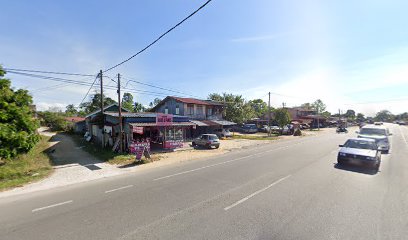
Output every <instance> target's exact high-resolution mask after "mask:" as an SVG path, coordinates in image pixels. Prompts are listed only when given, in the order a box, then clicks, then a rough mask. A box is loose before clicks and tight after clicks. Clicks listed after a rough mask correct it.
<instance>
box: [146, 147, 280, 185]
mask: <svg viewBox="0 0 408 240" xmlns="http://www.w3.org/2000/svg"><path fill="white" fill-rule="evenodd" d="M285 148H287V147H279V148H275V149H271V150H268V151H264V152H259V153H254V154H251V155H248V156H245V157H240V158H236V159H232V160H228V161H225V162H220V163H215V164H211V165H208V166H204V167H199V168H195V169H191V170H188V171H183V172H179V173H175V174H171V175H167V176H164V177H159V178H155V179H153V181H157V180H162V179H166V178H171V177H175V176H179V175H182V174H186V173H191V172H195V171H199V170H202V169H206V168H210V167H215V166H218V165H223V164H226V163H230V162H235V161H239V160H242V159H245V158H249V157H253V156H257V155H261V154H263V153H267V152H272V151H276V150H280V149H285Z"/></svg>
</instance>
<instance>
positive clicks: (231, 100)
mask: <svg viewBox="0 0 408 240" xmlns="http://www.w3.org/2000/svg"><path fill="white" fill-rule="evenodd" d="M208 99H210V100H213V101H218V102H224V103H225V106H224V109H225V112H224V113H225V119H226V120H228V121H232V122H235V123H238V124H242V123H244V122H246V121H248V120H250V119H251V118H254V117H255V112H254V110H253V109H252V107H251V105H250V104H249V103H247V102H246V101H245V99H244V98H243V97H242V96H241V95H233V94H227V93H223V94H222V95H221V94H218V93H212V94H210V95H208Z"/></svg>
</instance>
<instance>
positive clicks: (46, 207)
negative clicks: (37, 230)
mask: <svg viewBox="0 0 408 240" xmlns="http://www.w3.org/2000/svg"><path fill="white" fill-rule="evenodd" d="M72 202H73V201H72V200H69V201H66V202H61V203H56V204H52V205H49V206H45V207H40V208H36V209H33V210H31V212H38V211H41V210H45V209H48V208H53V207H58V206H61V205H64V204H68V203H72Z"/></svg>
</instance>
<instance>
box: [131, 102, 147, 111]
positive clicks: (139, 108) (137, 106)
mask: <svg viewBox="0 0 408 240" xmlns="http://www.w3.org/2000/svg"><path fill="white" fill-rule="evenodd" d="M133 111H134V112H145V111H146V108H145V107H144V106H143V105H142V104H141V103H138V102H135V105H134V106H133Z"/></svg>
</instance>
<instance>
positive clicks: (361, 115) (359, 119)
mask: <svg viewBox="0 0 408 240" xmlns="http://www.w3.org/2000/svg"><path fill="white" fill-rule="evenodd" d="M356 119H357V121H358V122H364V121H365V117H364V114H362V113H357V117H356Z"/></svg>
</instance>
